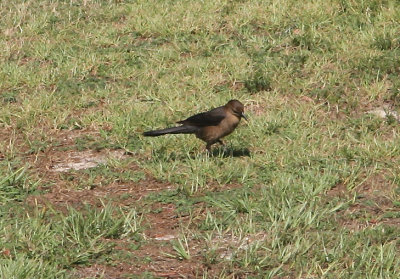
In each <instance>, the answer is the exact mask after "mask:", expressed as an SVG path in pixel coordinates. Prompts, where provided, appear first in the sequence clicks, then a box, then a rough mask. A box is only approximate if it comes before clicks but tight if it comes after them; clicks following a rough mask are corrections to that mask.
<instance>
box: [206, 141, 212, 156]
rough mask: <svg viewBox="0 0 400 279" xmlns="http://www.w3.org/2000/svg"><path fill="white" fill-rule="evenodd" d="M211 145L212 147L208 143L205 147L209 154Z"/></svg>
mask: <svg viewBox="0 0 400 279" xmlns="http://www.w3.org/2000/svg"><path fill="white" fill-rule="evenodd" d="M211 145H212V143H211V142H208V143H207V145H206V149H207V151H208V153H211Z"/></svg>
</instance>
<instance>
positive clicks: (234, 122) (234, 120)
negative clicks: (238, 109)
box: [196, 115, 240, 142]
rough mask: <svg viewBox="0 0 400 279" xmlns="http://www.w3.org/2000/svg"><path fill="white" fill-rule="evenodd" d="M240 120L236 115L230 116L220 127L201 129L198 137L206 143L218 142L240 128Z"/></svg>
mask: <svg viewBox="0 0 400 279" xmlns="http://www.w3.org/2000/svg"><path fill="white" fill-rule="evenodd" d="M239 121H240V119H239V118H238V117H236V116H234V115H229V116H227V117H225V118H224V119H223V120H222V121H221V122H220V123H219V124H218V125H216V126H207V127H203V128H201V129H200V130H199V131H198V132H197V133H196V136H197V137H198V138H199V139H202V140H204V141H206V142H213V141H217V140H218V139H220V138H223V137H225V136H227V135H229V134H230V133H232V132H233V131H234V130H235V128H236V127H237V126H238V124H239Z"/></svg>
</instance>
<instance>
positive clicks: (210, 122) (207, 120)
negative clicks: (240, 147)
mask: <svg viewBox="0 0 400 279" xmlns="http://www.w3.org/2000/svg"><path fill="white" fill-rule="evenodd" d="M225 117H226V113H225V110H224V107H218V108H215V109H212V110H210V111H207V112H202V113H199V114H196V115H193V116H191V117H189V118H187V119H185V120H182V121H178V122H177V123H179V124H184V125H192V126H197V127H204V126H216V125H218V124H219V123H220V122H221V121H222V119H224V118H225Z"/></svg>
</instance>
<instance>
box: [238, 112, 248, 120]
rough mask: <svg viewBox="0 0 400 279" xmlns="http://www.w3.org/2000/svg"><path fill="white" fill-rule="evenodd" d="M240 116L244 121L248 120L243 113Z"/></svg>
mask: <svg viewBox="0 0 400 279" xmlns="http://www.w3.org/2000/svg"><path fill="white" fill-rule="evenodd" d="M240 116H241V117H243V118H244V119H245V120H246V121H249V119H248V118H247V116H246V115H245V114H244V113H242V114H241V115H240Z"/></svg>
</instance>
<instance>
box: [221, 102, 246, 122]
mask: <svg viewBox="0 0 400 279" xmlns="http://www.w3.org/2000/svg"><path fill="white" fill-rule="evenodd" d="M225 107H226V108H227V109H228V110H230V111H231V112H232V113H233V114H234V115H236V116H237V117H239V119H241V118H242V117H243V118H244V119H246V120H247V121H248V119H247V117H246V115H245V114H244V105H243V104H242V103H241V102H240V101H238V100H230V101H229V102H228V103H227V104H226V105H225Z"/></svg>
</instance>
